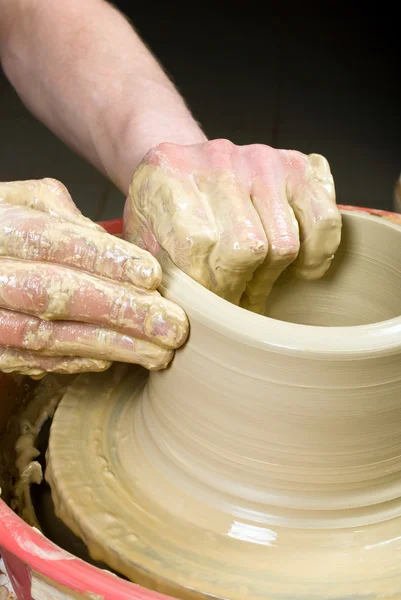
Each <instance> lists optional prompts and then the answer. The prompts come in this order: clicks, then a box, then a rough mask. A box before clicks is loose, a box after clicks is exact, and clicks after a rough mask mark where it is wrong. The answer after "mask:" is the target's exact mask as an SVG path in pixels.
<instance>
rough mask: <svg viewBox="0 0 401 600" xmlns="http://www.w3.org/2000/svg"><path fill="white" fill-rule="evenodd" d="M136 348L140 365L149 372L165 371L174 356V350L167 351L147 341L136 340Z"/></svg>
mask: <svg viewBox="0 0 401 600" xmlns="http://www.w3.org/2000/svg"><path fill="white" fill-rule="evenodd" d="M134 346H135V353H136V355H137V356H138V360H139V361H140V364H141V365H142V366H143V367H145V368H146V369H149V371H156V370H159V369H165V368H166V367H167V365H168V364H169V363H170V362H171V361H172V359H173V356H174V352H173V350H165V349H164V348H161V347H160V346H156V344H151V343H150V342H146V341H145V340H135V344H134Z"/></svg>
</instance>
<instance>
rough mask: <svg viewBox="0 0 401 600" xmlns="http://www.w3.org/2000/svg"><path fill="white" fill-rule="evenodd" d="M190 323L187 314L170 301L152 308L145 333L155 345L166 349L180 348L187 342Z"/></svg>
mask: <svg viewBox="0 0 401 600" xmlns="http://www.w3.org/2000/svg"><path fill="white" fill-rule="evenodd" d="M188 331H189V323H188V319H187V316H186V314H185V312H184V311H183V310H182V308H180V307H179V306H177V305H176V304H174V303H173V302H169V301H168V300H164V302H163V304H162V305H159V306H155V307H151V308H150V309H149V312H148V316H147V318H146V321H145V332H146V334H147V335H148V336H149V337H150V339H151V340H152V341H153V342H154V343H155V344H159V345H161V346H164V347H166V348H171V349H175V348H179V347H180V346H182V344H183V343H184V342H185V340H186V338H187V336H188Z"/></svg>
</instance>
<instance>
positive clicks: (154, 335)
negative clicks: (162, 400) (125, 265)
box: [0, 258, 188, 349]
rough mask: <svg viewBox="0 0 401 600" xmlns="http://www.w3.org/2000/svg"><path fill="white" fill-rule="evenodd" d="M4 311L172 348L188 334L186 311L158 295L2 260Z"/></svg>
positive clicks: (0, 281)
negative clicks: (113, 332)
mask: <svg viewBox="0 0 401 600" xmlns="http://www.w3.org/2000/svg"><path fill="white" fill-rule="evenodd" d="M0 274H1V275H0V307H2V308H5V309H8V310H13V311H15V312H21V313H25V314H30V315H34V316H37V317H40V318H42V319H45V320H48V321H80V322H84V323H92V324H94V325H103V326H105V327H108V328H110V329H114V330H116V331H120V332H121V333H124V334H126V335H129V336H131V337H134V338H140V339H145V340H147V341H149V342H152V343H155V344H157V345H160V346H162V347H165V348H168V349H175V348H177V347H179V346H180V345H182V344H183V343H184V341H185V339H186V337H187V335H188V321H187V318H186V315H185V313H184V311H183V310H182V309H181V308H180V307H179V306H177V305H176V304H174V303H173V302H170V301H169V300H165V299H164V298H162V296H160V294H159V293H158V292H149V293H145V292H144V291H143V290H140V289H138V288H135V287H134V286H131V285H129V284H125V283H116V282H114V281H109V280H107V279H99V278H97V277H94V276H93V275H89V274H87V273H82V272H79V271H77V270H75V269H69V268H65V267H59V266H57V265H51V264H44V263H37V262H30V261H20V260H13V259H9V258H0Z"/></svg>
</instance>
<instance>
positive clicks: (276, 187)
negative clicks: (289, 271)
mask: <svg viewBox="0 0 401 600" xmlns="http://www.w3.org/2000/svg"><path fill="white" fill-rule="evenodd" d="M340 234H341V217H340V212H339V210H338V208H337V206H336V203H335V192H334V183H333V177H332V175H331V172H330V167H329V164H328V162H327V160H326V159H325V158H324V157H323V156H320V155H317V154H311V155H310V156H305V155H304V154H301V153H300V152H295V151H285V150H275V149H273V148H270V147H269V146H265V145H261V144H254V145H249V146H236V145H235V144H232V143H231V142H229V141H228V140H213V141H210V142H206V143H203V144H195V145H192V146H186V147H185V148H183V147H181V146H178V145H176V144H160V145H159V146H157V147H156V148H154V149H152V150H151V151H150V152H149V153H148V154H147V155H146V156H145V158H144V160H143V161H142V163H141V165H140V166H139V168H138V169H137V171H136V173H135V174H134V178H133V181H132V184H131V187H130V197H129V199H128V201H127V205H126V210H125V238H126V239H129V240H130V241H132V242H134V243H136V244H137V245H138V246H140V247H142V248H147V249H148V250H150V252H152V253H153V254H156V253H157V252H158V251H159V249H160V247H162V248H163V249H164V250H166V251H167V252H168V253H169V255H170V257H171V258H172V259H173V261H174V262H175V263H176V265H177V266H178V267H180V269H182V270H183V271H185V272H186V273H187V274H188V275H190V276H191V277H192V278H193V279H195V280H196V281H198V282H199V283H201V284H202V285H204V286H205V287H207V288H209V289H210V290H212V291H213V292H215V293H216V294H218V295H219V296H222V297H223V298H225V299H226V300H229V301H230V302H232V303H234V304H241V306H243V307H244V308H247V309H249V310H252V311H254V312H258V313H263V311H264V308H265V303H266V299H267V297H268V295H269V293H270V291H271V289H272V286H273V284H274V282H275V281H276V280H277V278H278V277H279V275H280V274H281V273H282V272H283V271H284V269H286V268H287V267H288V266H289V265H291V264H292V265H293V268H294V269H295V272H296V274H297V275H298V276H299V277H301V278H302V279H319V278H320V277H322V276H323V275H324V273H325V272H326V271H327V269H328V268H329V266H330V262H331V260H332V258H333V256H334V253H335V252H336V250H337V248H338V246H339V243H340Z"/></svg>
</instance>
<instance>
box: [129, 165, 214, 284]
mask: <svg viewBox="0 0 401 600" xmlns="http://www.w3.org/2000/svg"><path fill="white" fill-rule="evenodd" d="M129 198H130V207H129V209H127V211H128V212H129V218H130V219H131V224H130V225H129V226H128V225H127V227H128V229H126V231H127V234H128V235H132V231H133V230H136V231H137V232H138V234H137V236H136V238H135V239H136V243H138V244H139V245H140V246H141V247H143V248H150V249H152V248H154V247H155V248H156V249H157V246H158V245H159V246H160V247H161V248H163V249H164V250H165V251H166V252H167V253H168V254H169V256H170V258H171V259H172V261H173V262H174V263H175V264H176V265H177V266H178V267H179V268H180V269H181V270H182V271H184V272H185V273H187V275H189V276H190V277H192V279H194V280H195V281H197V282H198V283H200V284H201V285H203V286H204V287H207V288H209V289H211V288H212V286H213V284H214V278H213V273H212V272H211V270H210V265H209V255H210V252H211V249H212V248H213V246H214V245H215V244H216V241H217V235H216V230H215V223H214V219H213V214H212V213H211V211H210V208H209V206H208V203H207V201H206V199H205V198H204V197H203V196H202V194H201V193H200V192H199V190H198V188H197V186H196V183H195V180H194V178H193V177H192V178H191V177H189V176H187V175H184V174H183V175H182V176H181V177H178V176H175V175H174V174H173V173H172V172H170V171H167V172H166V171H164V170H163V169H162V168H159V167H157V166H156V167H155V166H153V165H151V164H146V163H144V164H142V165H141V166H140V167H139V168H138V169H137V171H136V172H135V175H134V178H133V180H132V183H131V186H130V192H129ZM129 239H132V238H131V237H130V238H129ZM156 240H157V242H156Z"/></svg>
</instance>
